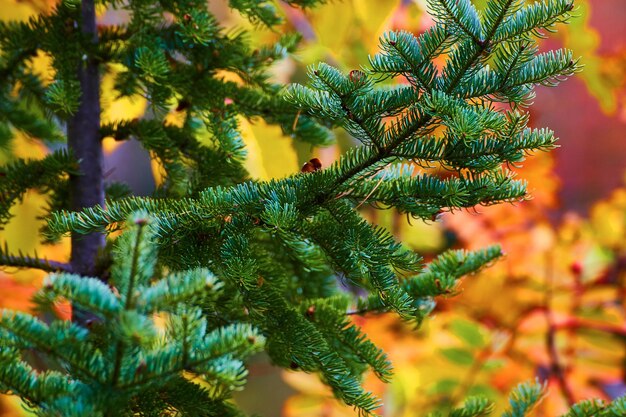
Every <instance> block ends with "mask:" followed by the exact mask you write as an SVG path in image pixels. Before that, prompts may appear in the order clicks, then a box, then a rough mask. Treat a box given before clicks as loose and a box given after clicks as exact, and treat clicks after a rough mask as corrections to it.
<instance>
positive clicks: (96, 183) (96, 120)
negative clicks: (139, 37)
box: [67, 0, 104, 321]
mask: <svg viewBox="0 0 626 417" xmlns="http://www.w3.org/2000/svg"><path fill="white" fill-rule="evenodd" d="M81 20H82V22H81V27H82V31H83V33H84V34H86V35H87V37H88V38H91V39H92V40H93V42H94V44H95V43H97V42H98V33H97V27H96V13H95V7H94V0H83V1H82V8H81ZM90 49H91V50H93V49H92V48H90ZM90 54H91V52H85V55H84V57H85V59H83V61H82V62H81V64H80V65H79V67H78V68H77V77H78V81H79V83H80V88H81V100H80V106H79V108H78V111H77V112H76V114H75V115H74V116H73V117H72V118H71V119H70V120H69V121H68V127H67V136H68V146H69V148H70V149H71V151H72V152H73V154H74V155H75V156H76V158H77V159H78V160H79V161H80V175H75V176H71V177H70V196H71V197H70V198H71V209H72V210H80V209H82V208H84V207H91V206H95V205H97V204H99V205H103V204H104V179H103V175H102V171H103V155H102V144H101V140H100V131H99V130H100V79H99V74H98V63H97V61H96V60H95V59H94V57H93V56H90ZM103 246H104V235H103V234H102V233H91V234H88V235H78V234H75V233H72V252H71V257H70V264H71V267H72V270H73V272H75V273H77V274H81V275H90V276H94V275H96V274H97V271H96V258H97V255H98V252H99V251H100V249H101V248H102V247H103ZM78 321H80V320H78Z"/></svg>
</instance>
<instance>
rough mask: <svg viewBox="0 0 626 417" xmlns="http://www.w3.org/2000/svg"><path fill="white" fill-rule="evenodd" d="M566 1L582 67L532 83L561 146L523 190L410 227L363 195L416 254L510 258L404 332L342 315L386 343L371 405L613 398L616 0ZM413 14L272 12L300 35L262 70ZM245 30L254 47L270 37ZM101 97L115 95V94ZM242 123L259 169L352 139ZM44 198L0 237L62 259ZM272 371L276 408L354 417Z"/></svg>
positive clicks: (338, 59)
mask: <svg viewBox="0 0 626 417" xmlns="http://www.w3.org/2000/svg"><path fill="white" fill-rule="evenodd" d="M484 2H485V0H476V1H475V3H476V4H477V5H480V4H481V3H484ZM214 3H215V4H214ZM52 4H53V1H52V0H48V1H46V0H29V1H15V0H0V17H1V18H2V19H26V18H28V16H30V15H31V14H33V13H35V12H37V11H46V10H48V9H49V8H50V7H51V5H52ZM211 4H212V7H213V8H214V9H215V10H216V11H217V13H218V16H221V18H222V19H223V20H224V21H225V22H230V24H232V26H233V27H235V26H236V27H240V26H242V25H245V23H244V21H243V20H242V19H240V18H239V17H238V16H236V15H233V14H232V13H231V12H230V11H229V9H228V7H227V6H226V5H225V2H223V1H212V2H211ZM278 4H279V6H280V3H278ZM576 5H577V7H578V17H577V18H576V19H574V20H573V21H572V24H571V25H569V26H567V27H564V28H560V31H559V35H558V36H557V38H556V39H551V40H549V41H546V43H547V42H550V43H554V42H560V43H561V44H563V45H564V46H566V47H568V48H571V49H573V50H574V54H575V55H577V56H582V57H583V59H582V62H583V63H584V64H585V70H584V71H583V72H582V73H581V74H579V75H577V77H576V79H575V80H573V81H572V82H570V83H567V84H565V85H564V86H562V87H560V90H559V93H558V98H557V97H556V96H555V95H553V94H554V93H553V92H551V91H549V90H547V89H541V88H540V89H539V91H538V95H537V99H536V102H535V106H534V107H533V110H532V111H533V116H534V120H533V121H534V123H535V124H536V125H540V126H550V127H551V128H553V129H554V130H555V131H556V133H557V134H558V135H559V136H560V137H561V142H560V143H561V145H562V148H561V149H560V150H558V151H557V152H556V153H553V154H550V155H548V154H542V155H538V156H536V157H535V158H533V159H532V160H530V161H528V163H526V164H525V165H524V169H523V172H522V174H521V176H522V177H523V178H525V179H527V180H528V182H529V189H530V190H531V191H532V196H533V198H532V199H531V200H529V201H526V202H523V203H520V204H519V205H507V206H493V207H487V208H481V210H480V213H476V212H473V211H468V212H456V213H452V214H446V215H445V216H444V217H443V219H441V221H437V222H433V223H431V224H423V223H416V222H413V224H411V223H409V222H408V221H407V219H406V218H404V217H402V216H398V215H396V214H395V213H393V212H391V211H385V210H376V209H374V208H371V207H367V204H364V205H363V211H364V213H365V214H366V215H367V216H368V217H369V218H370V219H371V220H372V221H374V222H377V223H379V224H381V225H383V226H385V227H388V228H389V229H390V230H392V231H393V232H394V233H395V234H397V235H398V236H399V237H400V238H401V239H402V240H403V241H404V242H407V243H408V244H409V245H411V246H412V247H413V248H414V249H416V250H418V251H420V252H421V253H425V254H426V256H432V255H435V254H437V253H439V252H441V251H442V250H444V249H447V248H450V247H454V248H457V247H458V248H468V249H476V248H481V247H485V246H487V245H490V244H493V243H500V244H501V245H502V247H503V249H504V251H505V252H506V253H507V254H508V256H507V257H506V258H505V260H503V261H501V262H499V263H497V264H495V265H493V266H491V267H490V268H488V269H485V270H484V271H483V272H481V273H480V274H477V275H475V276H472V277H469V278H467V279H466V280H465V281H464V283H463V285H462V289H461V291H460V292H459V294H455V295H454V296H453V297H449V298H446V299H442V300H439V304H438V307H437V310H436V311H437V313H436V314H435V316H434V318H432V319H429V320H427V321H426V323H424V325H423V326H422V328H420V329H419V330H417V331H416V330H415V329H412V328H407V327H405V325H403V324H402V323H400V322H399V321H398V320H397V319H395V318H392V317H391V316H386V315H381V316H367V317H365V318H363V317H355V319H354V320H355V321H358V324H359V325H360V326H362V327H363V329H364V330H365V331H366V333H368V335H369V336H370V337H371V338H372V339H373V340H374V341H375V342H376V343H377V344H378V345H379V346H380V347H382V348H383V349H384V350H385V351H386V352H388V354H389V356H390V359H391V360H392V362H393V363H394V368H395V369H396V372H395V377H394V379H393V382H392V383H391V384H389V385H384V384H381V383H380V382H379V381H378V380H376V379H375V378H371V380H368V381H367V382H368V384H369V385H368V388H369V389H371V390H372V391H374V392H375V393H377V394H378V395H379V396H380V397H381V398H383V401H384V406H383V408H382V409H381V410H380V413H381V415H384V416H394V417H396V416H398V417H399V416H413V415H416V414H419V415H426V414H427V413H428V412H430V411H437V410H449V409H450V408H451V407H452V406H453V405H455V404H457V403H458V402H459V401H460V400H462V399H463V398H464V397H466V396H467V395H472V394H483V395H487V396H488V397H490V398H492V399H494V400H496V401H497V402H498V405H499V407H500V408H503V407H504V403H505V401H506V393H508V392H509V391H510V390H511V388H512V387H513V386H515V385H516V384H517V383H519V382H521V381H524V380H532V379H535V378H538V379H539V380H543V381H547V384H548V387H549V390H550V394H549V396H548V397H547V399H546V400H544V401H543V403H542V404H541V405H540V407H539V409H538V410H536V413H535V415H536V416H556V415H559V414H560V413H562V412H564V410H565V409H566V407H567V404H568V403H572V402H575V401H579V400H582V399H585V398H591V397H594V398H603V399H610V398H614V397H616V396H618V395H622V394H624V392H626V187H624V186H623V183H624V174H623V173H624V170H625V169H626V158H625V157H624V156H625V155H626V153H625V151H626V141H624V139H623V136H624V133H626V25H624V23H623V22H625V21H626V2H624V1H623V0H576ZM424 8H425V1H422V0H416V1H402V0H377V1H373V0H342V1H336V2H331V3H330V4H327V5H325V6H323V7H320V8H317V9H315V10H308V11H305V12H303V11H298V10H296V9H287V8H284V12H285V14H286V25H287V26H289V27H290V28H295V29H296V30H298V31H300V32H301V33H302V34H303V35H304V41H303V44H302V46H301V49H300V52H299V54H298V60H295V59H292V60H287V61H284V62H280V63H277V64H276V67H275V77H276V78H277V79H279V80H281V81H282V82H290V81H297V80H301V79H302V78H303V77H304V69H305V67H306V65H308V64H310V63H313V62H317V61H326V62H330V63H332V64H333V65H336V66H339V67H340V68H342V69H345V70H350V69H354V68H358V67H359V66H360V65H363V64H364V63H366V62H367V55H368V54H372V53H374V52H375V50H376V47H377V40H378V37H379V36H380V35H381V34H382V33H383V32H384V31H385V30H389V29H405V30H408V31H412V32H422V31H424V30H425V29H426V28H428V27H429V25H431V23H432V22H430V21H429V20H428V17H427V15H426V14H425V13H424ZM116 18H120V17H119V16H114V15H103V16H101V19H116ZM122 18H123V17H122ZM257 29H258V28H257ZM257 29H255V31H254V35H255V36H256V37H258V38H259V39H258V41H259V42H262V41H266V40H267V39H268V38H273V37H276V36H277V34H276V33H271V32H264V31H262V30H257ZM548 46H554V45H546V47H548ZM38 65H40V68H38V69H39V70H40V71H46V70H47V64H46V62H43V61H42V62H40V63H38ZM105 81H106V80H105ZM104 99H105V100H109V101H112V102H114V98H113V97H107V96H106V95H105V97H104ZM144 108H145V103H140V102H133V103H131V102H125V101H120V102H114V106H113V107H112V110H111V111H114V112H120V113H124V114H126V115H128V114H131V113H132V114H136V115H140V114H142V112H143V111H144ZM110 116H111V117H113V116H114V115H110ZM105 118H106V115H105ZM242 126H243V128H244V129H243V130H244V133H245V139H246V144H247V146H248V149H249V155H250V159H249V161H248V165H247V168H248V169H249V171H250V172H251V174H252V175H253V176H254V177H256V178H262V179H267V178H272V177H282V176H285V175H288V174H290V173H293V172H297V170H298V169H299V166H300V165H301V164H302V162H304V161H306V160H308V159H309V158H311V157H312V156H317V157H318V158H320V160H321V161H322V163H323V164H324V165H328V164H330V163H331V162H332V161H333V160H334V158H335V157H336V156H337V155H338V154H339V150H340V149H345V148H346V147H348V146H352V142H351V140H350V138H348V137H345V136H343V134H342V133H340V132H338V140H337V144H336V145H333V146H331V147H328V148H324V149H309V148H305V147H298V146H296V145H294V144H293V142H292V141H290V140H289V139H288V138H285V137H282V136H281V133H280V130H279V129H278V128H272V127H268V126H266V125H264V124H262V123H258V122H257V123H252V122H250V121H246V120H242ZM260 139H262V140H260ZM123 146H127V145H122V147H123ZM107 150H108V157H107V158H108V159H107V164H108V165H109V167H110V170H111V172H112V173H113V174H112V175H120V176H124V175H126V176H127V177H132V176H133V173H132V170H131V169H130V168H129V167H128V164H127V161H128V160H129V159H128V158H139V159H141V158H143V160H145V161H148V159H147V156H146V155H142V154H140V153H137V152H138V151H137V149H136V147H135V148H133V147H132V144H131V145H128V146H127V148H126V149H124V148H118V147H117V145H115V144H113V141H111V143H110V144H108V145H107ZM46 152H49V150H48V149H44V148H37V146H36V145H34V143H33V142H32V141H29V140H28V138H26V137H20V136H18V137H17V138H16V140H15V141H14V143H13V147H12V148H11V149H10V150H0V158H1V160H2V161H3V162H4V161H6V160H7V159H9V158H14V157H26V156H28V157H41V156H42V155H44V154H45V153H46ZM129 155H130V157H129ZM133 160H134V159H133ZM146 163H149V161H148V162H146ZM153 168H154V172H155V175H154V179H147V180H146V181H144V182H143V183H141V184H138V185H137V187H143V188H141V189H140V190H139V191H138V192H140V193H141V192H143V193H149V192H150V184H151V183H152V181H154V182H157V183H158V181H159V175H158V167H157V166H153ZM433 169H437V168H436V167H435V168H433ZM442 175H445V172H443V171H442ZM43 204H44V200H43V198H42V197H40V196H38V195H36V194H35V193H30V194H28V195H27V197H26V198H25V199H24V201H23V203H22V204H21V205H19V206H17V207H16V208H15V217H14V219H13V221H12V222H11V223H10V224H9V225H8V227H7V228H6V229H5V230H4V231H3V232H2V237H1V239H0V243H3V242H4V241H6V240H9V239H10V240H11V241H12V242H13V245H14V247H15V248H17V249H19V250H21V251H23V252H24V253H32V252H34V251H35V250H36V251H37V252H38V253H40V254H42V255H47V256H50V257H51V258H54V259H60V260H63V259H64V257H65V258H67V256H68V248H69V245H68V243H67V242H63V243H62V244H60V245H57V246H42V245H40V244H39V243H38V242H37V241H36V239H35V237H36V236H37V229H38V228H39V227H40V226H41V223H40V222H39V220H38V218H37V216H38V215H39V214H40V213H39V208H40V207H41V206H42V205H43ZM41 279H42V275H41V273H39V272H35V271H19V272H18V271H13V270H5V271H0V307H6V308H11V309H18V310H28V309H30V308H31V304H30V301H29V299H30V296H31V294H32V293H33V292H34V291H35V290H36V289H37V288H38V286H39V285H40V282H41ZM257 368H258V369H259V372H258V374H259V375H260V376H259V375H256V377H262V374H263V373H265V372H267V369H265V368H267V366H266V367H265V368H264V367H263V364H261V365H259V366H258V367H257ZM254 369H255V368H254V367H253V372H252V380H251V384H252V385H253V386H254V384H255V382H254V379H255V372H254ZM270 372H275V371H271V369H270ZM282 378H283V380H284V382H285V383H286V384H287V385H288V386H289V387H291V388H292V389H293V390H295V391H296V393H294V394H293V395H291V396H290V397H289V398H288V399H287V400H286V401H285V402H284V404H279V405H278V409H281V408H282V413H283V415H284V416H288V417H304V416H311V417H312V416H352V415H355V414H356V412H354V411H353V410H351V409H349V408H346V407H345V406H342V405H340V404H339V403H338V402H337V401H336V400H334V399H333V397H332V394H331V393H330V392H329V391H328V390H327V388H325V387H324V386H323V385H322V384H321V383H320V382H319V381H318V380H317V378H316V377H315V376H309V375H305V374H302V373H295V372H294V373H292V372H284V373H283V374H282ZM248 391H249V392H247V393H246V394H245V396H244V397H242V398H241V401H242V403H255V402H256V403H259V402H261V401H259V398H257V399H256V400H252V401H251V400H250V398H246V396H247V397H252V398H254V395H255V393H254V389H250V390H248ZM277 398H278V397H277ZM274 400H276V399H275V398H270V399H265V398H264V401H266V402H272V401H274ZM274 406H276V404H274ZM268 407H269V406H263V405H260V406H254V407H251V411H257V412H263V411H264V410H271V408H268ZM24 413H26V412H25V411H24V410H22V409H21V407H20V405H19V401H18V400H16V399H15V398H9V397H2V398H0V416H2V417H8V416H19V415H26V414H24ZM266 415H272V414H271V412H267V414H266Z"/></svg>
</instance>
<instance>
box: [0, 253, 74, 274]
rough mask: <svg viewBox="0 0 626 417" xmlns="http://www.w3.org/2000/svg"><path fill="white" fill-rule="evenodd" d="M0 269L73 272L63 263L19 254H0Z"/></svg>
mask: <svg viewBox="0 0 626 417" xmlns="http://www.w3.org/2000/svg"><path fill="white" fill-rule="evenodd" d="M0 267H1V268H6V267H16V268H34V269H40V270H42V271H46V272H67V273H72V272H73V270H72V266H71V265H70V264H68V263H65V262H58V261H51V260H48V259H46V258H39V257H38V256H37V255H35V256H29V255H22V254H21V253H20V254H18V255H9V254H8V253H7V252H0Z"/></svg>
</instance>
